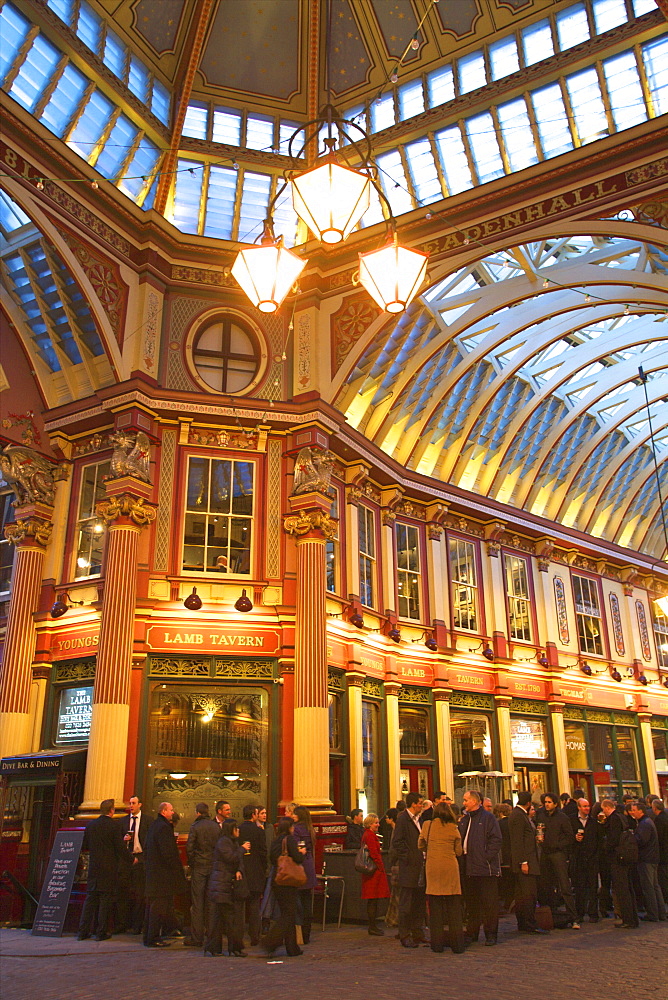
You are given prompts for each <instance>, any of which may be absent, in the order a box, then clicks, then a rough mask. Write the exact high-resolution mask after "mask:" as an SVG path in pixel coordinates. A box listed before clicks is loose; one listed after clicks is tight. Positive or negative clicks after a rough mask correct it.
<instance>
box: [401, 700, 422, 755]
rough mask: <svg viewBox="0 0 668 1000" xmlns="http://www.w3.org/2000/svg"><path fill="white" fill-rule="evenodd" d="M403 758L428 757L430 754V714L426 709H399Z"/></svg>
mask: <svg viewBox="0 0 668 1000" xmlns="http://www.w3.org/2000/svg"><path fill="white" fill-rule="evenodd" d="M399 729H400V731H401V733H402V736H401V756H402V757H426V755H427V754H428V753H429V712H428V711H427V709H426V708H399Z"/></svg>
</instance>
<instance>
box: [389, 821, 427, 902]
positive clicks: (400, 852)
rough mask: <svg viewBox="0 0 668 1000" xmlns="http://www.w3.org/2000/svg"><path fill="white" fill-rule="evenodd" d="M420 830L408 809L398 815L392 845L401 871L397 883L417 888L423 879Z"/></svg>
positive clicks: (409, 887) (405, 886)
mask: <svg viewBox="0 0 668 1000" xmlns="http://www.w3.org/2000/svg"><path fill="white" fill-rule="evenodd" d="M419 837H420V830H419V829H418V827H417V826H416V825H415V823H414V821H413V817H412V815H411V813H410V812H409V811H408V809H404V811H403V812H400V813H399V815H398V816H397V824H396V826H395V828H394V836H393V837H392V847H393V849H394V852H395V853H396V856H397V864H398V866H399V873H398V875H397V885H399V886H401V887H403V888H408V889H417V888H418V886H419V883H420V882H421V881H422V874H423V868H424V854H423V853H422V851H421V850H420V849H419V848H418V840H419Z"/></svg>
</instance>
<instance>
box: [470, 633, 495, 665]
mask: <svg viewBox="0 0 668 1000" xmlns="http://www.w3.org/2000/svg"><path fill="white" fill-rule="evenodd" d="M481 646H484V649H483V650H482V655H483V656H484V657H485V659H486V660H489V662H490V663H493V662H494V650H493V649H492V647H491V646H490V644H489V642H488V641H487V640H486V639H483V640H482V641H481V642H480V644H479V645H477V646H475V647H474V648H473V649H471V647H470V646H469V653H479V652H480V647H481Z"/></svg>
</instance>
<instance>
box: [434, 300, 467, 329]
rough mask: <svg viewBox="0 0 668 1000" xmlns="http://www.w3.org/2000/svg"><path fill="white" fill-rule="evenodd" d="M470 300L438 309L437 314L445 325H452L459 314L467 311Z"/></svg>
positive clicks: (461, 314)
mask: <svg viewBox="0 0 668 1000" xmlns="http://www.w3.org/2000/svg"><path fill="white" fill-rule="evenodd" d="M472 305H473V303H472V302H465V303H464V305H462V306H452V308H450V309H439V314H440V316H441V318H442V320H443V322H444V323H445V324H446V326H452V325H453V323H456V322H457V320H458V319H459V317H460V316H463V315H464V313H465V312H468V311H469V309H470V308H471V306H472Z"/></svg>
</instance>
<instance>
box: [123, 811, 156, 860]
mask: <svg viewBox="0 0 668 1000" xmlns="http://www.w3.org/2000/svg"><path fill="white" fill-rule="evenodd" d="M152 822H153V821H152V819H151V817H150V815H149V814H148V813H145V812H140V813H139V832H138V837H139V846H140V847H141V849H142V851H143V850H144V845H145V844H146V836H147V834H148V828H149V826H150V825H151V823H152ZM120 827H121V834H122V835H123V836H125V834H126V833H129V832H130V813H128V815H127V816H124V817H123V819H122V820H120ZM123 844H124V846H125V850H126V851H127V853H128V854H129V855H130V858H131V859H132V851H133V844H132V843H131V842H130V841H127V842H126V841H123ZM140 858H141V855H140Z"/></svg>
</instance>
